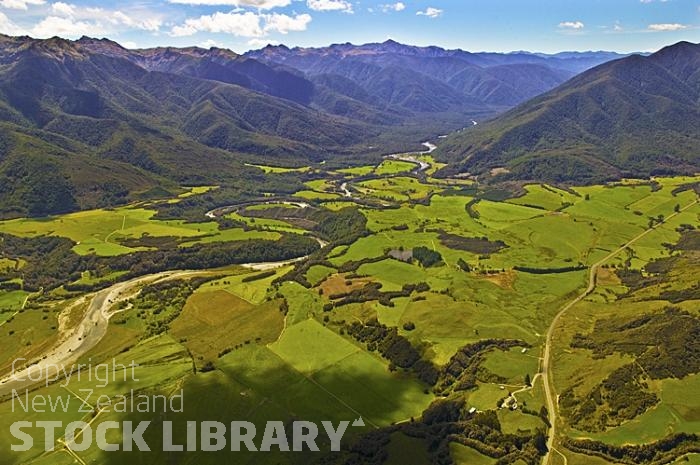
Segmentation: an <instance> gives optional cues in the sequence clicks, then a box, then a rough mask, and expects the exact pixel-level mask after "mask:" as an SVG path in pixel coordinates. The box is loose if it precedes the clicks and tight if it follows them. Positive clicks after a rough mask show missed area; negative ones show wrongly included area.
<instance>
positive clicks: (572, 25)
mask: <svg viewBox="0 0 700 465" xmlns="http://www.w3.org/2000/svg"><path fill="white" fill-rule="evenodd" d="M559 27H560V28H561V29H575V30H580V29H583V28H584V27H586V26H585V24H583V23H582V22H581V21H563V22H561V23H559Z"/></svg>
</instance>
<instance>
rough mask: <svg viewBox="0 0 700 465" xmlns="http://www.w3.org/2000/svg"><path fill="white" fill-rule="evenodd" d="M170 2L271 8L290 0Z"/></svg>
mask: <svg viewBox="0 0 700 465" xmlns="http://www.w3.org/2000/svg"><path fill="white" fill-rule="evenodd" d="M168 1H169V2H170V3H179V4H184V5H210V6H237V7H242V6H247V7H252V8H258V9H260V10H271V9H272V8H281V7H285V6H288V5H289V4H290V3H292V0H168Z"/></svg>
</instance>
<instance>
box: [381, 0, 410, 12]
mask: <svg viewBox="0 0 700 465" xmlns="http://www.w3.org/2000/svg"><path fill="white" fill-rule="evenodd" d="M380 7H381V8H382V11H383V12H384V13H388V12H390V11H403V10H405V9H406V4H405V3H403V2H396V3H386V4H384V5H380Z"/></svg>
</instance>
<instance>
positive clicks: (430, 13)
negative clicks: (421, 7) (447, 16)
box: [416, 6, 443, 18]
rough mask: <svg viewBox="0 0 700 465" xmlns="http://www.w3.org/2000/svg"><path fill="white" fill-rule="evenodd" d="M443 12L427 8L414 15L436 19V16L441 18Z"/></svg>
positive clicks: (430, 7)
mask: <svg viewBox="0 0 700 465" xmlns="http://www.w3.org/2000/svg"><path fill="white" fill-rule="evenodd" d="M442 13H443V11H442V10H441V9H440V8H433V7H432V6H429V7H428V8H426V9H425V11H419V12H417V13H416V15H417V16H427V17H429V18H437V17H438V16H441V15H442Z"/></svg>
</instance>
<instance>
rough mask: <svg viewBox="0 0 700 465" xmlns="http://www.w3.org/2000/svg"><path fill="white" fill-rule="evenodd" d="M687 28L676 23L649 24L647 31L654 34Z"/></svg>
mask: <svg viewBox="0 0 700 465" xmlns="http://www.w3.org/2000/svg"><path fill="white" fill-rule="evenodd" d="M687 28H688V26H686V25H685V24H678V23H660V24H650V25H649V26H648V28H647V29H649V30H650V31H654V32H666V31H680V30H681V29H687Z"/></svg>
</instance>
